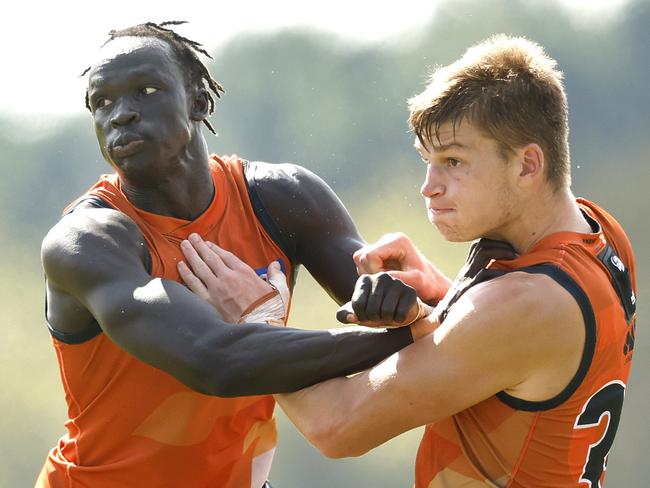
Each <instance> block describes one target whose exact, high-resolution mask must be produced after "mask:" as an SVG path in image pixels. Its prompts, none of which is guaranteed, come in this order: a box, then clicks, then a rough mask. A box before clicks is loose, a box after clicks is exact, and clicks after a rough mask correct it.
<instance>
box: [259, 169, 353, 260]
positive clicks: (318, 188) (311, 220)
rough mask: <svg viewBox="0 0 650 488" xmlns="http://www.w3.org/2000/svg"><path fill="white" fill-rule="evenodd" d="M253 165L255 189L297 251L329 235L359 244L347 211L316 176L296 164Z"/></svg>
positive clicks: (332, 192)
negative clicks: (254, 168) (254, 166)
mask: <svg viewBox="0 0 650 488" xmlns="http://www.w3.org/2000/svg"><path fill="white" fill-rule="evenodd" d="M256 165H257V168H256V172H255V180H256V184H257V186H256V189H257V191H258V193H259V195H260V197H261V199H262V201H263V202H264V204H265V206H266V207H267V209H268V211H269V213H270V214H271V216H272V217H273V219H274V220H275V221H276V223H278V224H279V226H280V228H281V231H283V233H284V234H285V235H286V236H287V237H289V238H290V240H291V241H292V242H293V243H294V244H295V246H296V248H297V249H299V248H300V247H301V246H304V245H310V246H311V245H313V244H314V242H317V241H320V240H321V239H331V238H332V236H335V237H341V238H345V239H347V238H352V239H354V240H355V241H361V238H360V236H359V234H358V232H357V230H356V227H355V226H354V223H353V222H352V219H351V218H350V215H349V214H348V211H347V209H346V208H345V206H344V205H343V203H342V202H341V200H340V199H339V198H338V196H337V195H336V194H335V193H334V191H333V190H332V189H331V188H330V187H329V185H328V184H327V183H326V182H325V181H324V180H323V179H322V178H320V177H319V176H318V175H316V174H315V173H313V172H312V171H310V170H308V169H307V168H304V167H302V166H300V165H297V164H289V163H284V164H269V163H260V162H256ZM328 236H330V237H328Z"/></svg>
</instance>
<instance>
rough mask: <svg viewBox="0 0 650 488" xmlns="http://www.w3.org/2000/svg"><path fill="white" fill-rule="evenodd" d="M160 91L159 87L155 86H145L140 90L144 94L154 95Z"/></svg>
mask: <svg viewBox="0 0 650 488" xmlns="http://www.w3.org/2000/svg"><path fill="white" fill-rule="evenodd" d="M157 91H158V88H154V87H153V86H145V87H144V88H143V89H142V90H140V92H141V93H142V94H143V95H153V94H154V93H156V92H157Z"/></svg>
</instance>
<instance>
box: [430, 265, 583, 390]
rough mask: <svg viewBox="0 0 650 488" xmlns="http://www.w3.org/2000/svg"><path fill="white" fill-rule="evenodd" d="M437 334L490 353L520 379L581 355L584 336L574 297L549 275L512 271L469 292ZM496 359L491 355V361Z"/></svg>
mask: <svg viewBox="0 0 650 488" xmlns="http://www.w3.org/2000/svg"><path fill="white" fill-rule="evenodd" d="M436 333H437V334H438V335H439V337H440V338H444V337H446V336H452V335H456V336H457V338H459V339H461V340H458V341H453V343H454V344H457V345H458V347H469V348H470V349H471V348H474V349H484V350H488V351H491V353H490V355H494V356H495V357H496V356H499V360H501V361H503V365H504V367H512V366H513V365H517V368H519V370H520V373H521V375H522V376H521V377H520V378H521V379H522V380H523V379H524V378H527V377H530V376H531V375H533V374H537V373H539V371H540V369H545V370H548V368H549V367H552V365H553V364H554V363H556V364H564V363H566V361H567V358H578V359H579V357H580V354H581V353H582V348H583V345H584V338H585V327H584V320H583V317H582V312H581V309H580V307H579V305H578V303H577V302H576V300H575V298H574V297H573V295H571V293H569V292H568V291H567V290H566V289H565V288H564V287H562V286H561V285H560V284H559V283H557V282H556V281H555V280H554V279H553V278H551V277H549V276H547V275H544V274H530V273H525V272H511V273H508V274H506V275H503V276H501V277H498V278H495V279H493V280H490V281H487V282H484V283H481V284H479V285H477V286H475V287H473V288H471V289H470V290H468V291H467V292H466V293H465V294H464V295H463V296H462V297H461V298H460V299H459V300H458V302H456V304H454V306H453V307H452V308H451V309H450V311H449V315H448V316H447V318H446V319H445V321H444V322H443V323H442V324H441V326H440V328H439V330H438V331H436ZM492 360H493V359H491V361H492Z"/></svg>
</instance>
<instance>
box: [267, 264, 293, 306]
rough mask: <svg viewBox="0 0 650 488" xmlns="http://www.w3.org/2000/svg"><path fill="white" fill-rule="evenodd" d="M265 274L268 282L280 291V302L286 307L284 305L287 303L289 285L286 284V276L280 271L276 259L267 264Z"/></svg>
mask: <svg viewBox="0 0 650 488" xmlns="http://www.w3.org/2000/svg"><path fill="white" fill-rule="evenodd" d="M266 276H267V279H268V281H269V283H271V285H273V287H274V288H275V289H276V290H278V293H280V297H281V298H282V303H284V305H285V308H286V305H287V304H288V303H289V287H288V286H287V278H286V276H285V275H284V273H283V272H282V269H281V267H280V263H279V262H278V261H273V262H272V263H271V264H269V266H268V268H267V272H266Z"/></svg>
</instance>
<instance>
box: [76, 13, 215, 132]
mask: <svg viewBox="0 0 650 488" xmlns="http://www.w3.org/2000/svg"><path fill="white" fill-rule="evenodd" d="M186 23H187V22H186V21H184V20H183V21H181V20H170V21H167V22H161V23H160V24H156V23H154V22H146V23H144V24H138V25H134V26H131V27H127V28H126V29H122V30H112V31H110V32H109V33H108V35H109V38H108V40H107V41H106V42H105V43H104V44H102V46H101V47H104V46H105V45H106V44H108V43H109V42H111V41H112V40H114V39H117V38H118V37H154V38H156V39H160V40H162V41H165V42H166V43H167V44H169V46H171V48H172V50H173V51H174V54H176V56H177V57H178V60H179V61H180V63H181V65H182V66H183V68H185V71H186V72H187V73H188V76H187V77H188V78H189V79H188V81H189V83H191V84H192V85H195V86H200V87H202V88H205V83H207V85H208V87H209V88H210V90H212V93H214V94H215V95H216V96H217V98H221V94H222V93H224V92H225V90H224V89H223V87H222V86H221V85H220V84H219V83H218V82H217V81H216V80H215V79H214V78H212V76H211V75H210V72H209V71H208V68H207V67H206V66H205V64H203V63H202V62H201V61H200V60H199V58H198V56H197V53H199V54H203V55H204V56H207V57H208V58H210V59H212V56H210V54H209V53H208V52H207V51H206V50H205V49H204V48H203V46H202V45H201V44H199V43H198V42H196V41H193V40H191V39H188V38H186V37H183V36H181V35H179V34H177V33H176V32H174V31H173V30H172V29H169V28H167V26H170V25H181V24H186ZM90 68H91V67H88V68H86V69H85V70H84V72H83V73H81V76H84V75H85V74H86V73H88V71H90ZM208 100H209V102H210V107H209V114H210V115H211V114H212V113H213V112H214V105H215V100H214V97H213V96H212V94H211V93H210V91H208ZM86 108H87V109H88V110H91V109H90V102H89V100H88V90H86ZM203 123H204V124H205V125H206V126H207V128H208V129H209V130H210V132H212V133H213V134H215V135H216V133H217V132H216V131H215V130H214V127H212V124H210V122H209V121H208V120H207V119H205V120H204V121H203Z"/></svg>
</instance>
